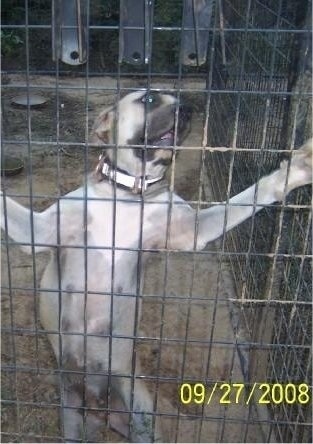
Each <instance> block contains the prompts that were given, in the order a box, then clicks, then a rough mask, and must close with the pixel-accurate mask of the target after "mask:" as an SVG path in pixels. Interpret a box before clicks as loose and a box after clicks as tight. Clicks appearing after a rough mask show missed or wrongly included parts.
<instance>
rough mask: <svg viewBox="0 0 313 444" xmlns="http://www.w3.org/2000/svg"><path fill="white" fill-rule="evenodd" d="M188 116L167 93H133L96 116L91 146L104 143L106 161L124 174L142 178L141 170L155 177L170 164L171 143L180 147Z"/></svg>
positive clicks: (185, 110)
mask: <svg viewBox="0 0 313 444" xmlns="http://www.w3.org/2000/svg"><path fill="white" fill-rule="evenodd" d="M177 116H178V121H177V123H176V118H177ZM190 117H191V111H190V109H189V108H187V107H185V106H182V105H180V106H178V102H177V99H176V98H175V97H174V96H172V95H170V94H163V93H158V92H146V91H136V92H133V93H130V94H128V95H126V96H125V97H124V98H123V99H121V100H120V101H119V102H118V104H117V105H116V106H113V107H110V108H108V109H106V110H104V111H103V112H102V113H101V114H100V115H99V116H98V117H97V119H96V121H95V124H94V126H93V130H92V143H94V144H98V145H106V144H108V145H109V146H108V147H106V148H104V149H105V151H106V153H105V154H106V156H107V158H109V160H110V162H111V163H112V164H113V165H115V166H116V167H117V168H119V169H121V170H124V171H126V172H127V173H128V174H130V175H132V176H142V173H143V170H144V171H145V175H146V176H148V177H151V178H153V177H157V176H160V175H162V174H163V173H164V171H165V169H166V168H167V167H168V165H170V163H171V161H172V155H173V150H172V149H171V147H173V145H174V142H176V144H177V145H180V144H181V142H182V141H183V139H184V138H185V137H186V135H187V133H188V132H189V124H190ZM176 131H177V138H176V141H175V140H174V139H175V132H176ZM110 145H111V146H110ZM147 146H148V147H147ZM116 147H117V150H116ZM143 165H144V167H143Z"/></svg>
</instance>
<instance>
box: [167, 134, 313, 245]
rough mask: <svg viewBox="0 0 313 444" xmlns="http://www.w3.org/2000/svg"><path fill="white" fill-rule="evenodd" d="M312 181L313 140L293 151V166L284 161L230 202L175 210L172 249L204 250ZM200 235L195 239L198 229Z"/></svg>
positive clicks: (170, 239) (172, 225)
mask: <svg viewBox="0 0 313 444" xmlns="http://www.w3.org/2000/svg"><path fill="white" fill-rule="evenodd" d="M310 183H312V140H310V141H308V142H307V143H306V144H305V145H304V146H302V147H301V148H300V149H299V150H295V151H294V152H293V153H292V159H291V163H290V169H289V171H288V162H286V161H283V162H282V163H281V165H280V168H279V169H278V170H276V171H274V172H273V173H271V174H270V175H268V176H266V177H263V178H262V179H260V181H259V182H258V183H257V184H255V185H253V186H251V187H249V188H247V189H246V190H245V191H243V192H242V193H239V194H238V195H237V196H234V197H233V198H231V199H230V200H229V201H228V202H222V203H221V204H220V205H215V206H214V207H211V208H208V209H205V210H201V211H200V212H199V213H198V216H197V215H196V213H195V211H194V210H192V209H191V208H190V207H188V206H184V205H177V206H176V207H174V209H173V214H172V218H171V230H170V238H169V245H170V247H171V248H175V249H182V250H189V249H193V248H194V247H195V248H196V249H197V250H201V249H203V248H204V247H205V245H206V244H207V243H208V242H211V241H213V240H215V239H217V238H219V237H220V236H221V235H222V234H223V233H224V232H226V231H229V230H231V229H232V228H234V227H235V226H237V225H239V224H240V223H241V222H243V221H244V220H246V219H248V218H249V217H251V216H252V215H253V214H254V213H256V212H258V211H260V210H261V209H262V208H263V207H264V206H266V205H270V204H272V203H274V202H277V201H281V200H283V198H284V195H286V194H288V193H289V192H290V191H292V190H294V189H295V188H298V187H300V186H303V185H307V184H310ZM197 225H198V236H197V239H196V240H195V238H194V233H195V228H196V226H197Z"/></svg>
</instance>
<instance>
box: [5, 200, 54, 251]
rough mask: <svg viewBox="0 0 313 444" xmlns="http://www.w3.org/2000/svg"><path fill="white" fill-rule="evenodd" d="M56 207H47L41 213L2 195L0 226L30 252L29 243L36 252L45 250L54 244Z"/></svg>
mask: <svg viewBox="0 0 313 444" xmlns="http://www.w3.org/2000/svg"><path fill="white" fill-rule="evenodd" d="M56 221H57V218H56V209H55V206H52V207H50V208H48V209H47V210H46V211H44V212H42V213H38V212H36V211H33V212H32V211H30V210H29V209H28V208H25V207H23V206H22V205H20V204H19V203H17V202H15V201H14V200H13V199H11V198H9V197H6V196H5V195H3V201H2V202H1V228H2V229H4V230H6V229H7V233H8V236H9V237H10V238H11V239H13V240H14V241H15V242H17V243H19V244H21V245H20V247H21V248H22V249H23V250H24V251H25V252H26V253H31V251H32V250H31V245H32V244H33V245H34V246H35V250H36V252H39V251H45V250H47V249H49V248H50V247H51V246H55V244H56V237H57V236H56V231H57V230H56V227H57V226H56Z"/></svg>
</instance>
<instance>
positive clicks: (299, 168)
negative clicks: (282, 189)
mask: <svg viewBox="0 0 313 444" xmlns="http://www.w3.org/2000/svg"><path fill="white" fill-rule="evenodd" d="M312 161H313V139H309V140H308V141H307V142H306V143H305V144H304V145H302V146H301V148H299V149H298V150H294V151H293V152H292V157H291V161H290V169H289V174H288V184H287V188H288V189H287V191H288V192H289V191H291V190H293V189H295V188H298V187H301V186H303V185H308V184H311V183H312ZM280 170H281V171H282V172H283V173H284V174H287V172H288V161H286V160H285V161H283V162H282V163H281V165H280Z"/></svg>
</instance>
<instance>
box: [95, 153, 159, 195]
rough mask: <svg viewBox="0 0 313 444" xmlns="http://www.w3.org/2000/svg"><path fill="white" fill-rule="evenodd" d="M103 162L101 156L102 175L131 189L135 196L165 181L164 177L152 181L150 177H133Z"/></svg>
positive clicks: (154, 178)
mask: <svg viewBox="0 0 313 444" xmlns="http://www.w3.org/2000/svg"><path fill="white" fill-rule="evenodd" d="M101 160H102V158H101V156H100V165H99V167H100V168H99V169H100V172H101V174H102V175H103V176H104V177H106V178H107V179H109V181H110V182H115V183H116V184H118V185H123V186H124V187H126V188H129V189H130V190H131V191H132V192H133V193H135V194H137V193H140V192H141V191H142V190H143V191H146V189H147V188H148V186H149V185H151V184H153V183H156V182H159V181H160V180H162V179H163V176H159V177H153V178H151V179H149V178H148V176H131V175H130V174H127V173H125V172H123V171H121V170H119V169H118V168H114V167H113V166H112V165H110V163H107V162H106V161H104V160H102V162H103V163H102V162H101ZM101 164H102V165H101ZM98 171H99V170H98Z"/></svg>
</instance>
